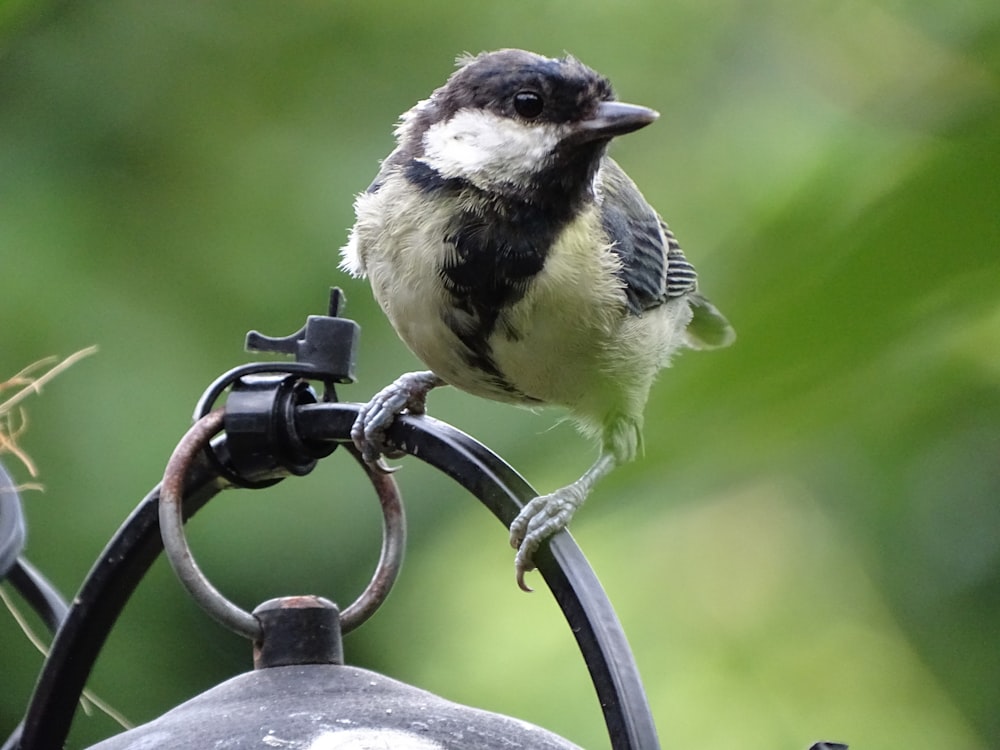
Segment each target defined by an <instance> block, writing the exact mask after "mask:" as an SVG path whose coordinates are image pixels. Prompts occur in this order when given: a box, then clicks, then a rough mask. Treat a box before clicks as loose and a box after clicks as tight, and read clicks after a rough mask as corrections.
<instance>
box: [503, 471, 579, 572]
mask: <svg viewBox="0 0 1000 750" xmlns="http://www.w3.org/2000/svg"><path fill="white" fill-rule="evenodd" d="M582 502H583V497H582V496H581V493H580V492H578V491H577V488H576V487H575V486H574V485H570V486H568V487H563V488H562V489H561V490H557V491H556V492H553V493H552V494H551V495H541V496H539V497H536V498H535V499H533V500H532V501H531V502H529V503H528V504H527V505H525V506H524V507H523V508H522V509H521V512H520V513H518V514H517V518H515V519H514V521H513V523H511V525H510V544H511V546H512V547H514V548H515V549H516V550H517V556H516V557H515V558H514V571H515V573H516V575H517V585H518V586H519V587H520V588H521V589H522V590H524V591H531V588H530V587H529V586H527V584H525V582H524V575H525V573H528V572H529V571H532V570H534V569H535V563H534V556H535V551H536V550H537V549H538V547H539V545H540V544H541V543H542V542H544V541H545V540H546V539H548V538H549V537H550V536H552V535H553V534H555V533H557V532H559V531H562V530H563V529H564V528H566V526H567V525H568V524H569V522H570V519H572V518H573V514H574V513H575V512H576V509H577V508H578V507H579V506H580V503H582Z"/></svg>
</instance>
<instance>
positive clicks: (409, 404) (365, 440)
mask: <svg viewBox="0 0 1000 750" xmlns="http://www.w3.org/2000/svg"><path fill="white" fill-rule="evenodd" d="M441 385H445V382H444V381H443V380H441V378H439V377H438V376H437V375H435V374H434V373H433V372H431V371H429V370H427V371H424V372H408V373H405V374H404V375H400V376H399V377H398V378H396V380H394V381H393V382H392V383H391V384H389V385H387V386H386V387H385V388H383V389H382V390H381V391H379V392H378V393H376V394H375V396H374V397H373V398H372V400H371V401H369V402H368V403H367V404H365V405H364V406H362V407H361V409H360V410H359V411H358V416H357V419H355V420H354V425H353V426H352V427H351V440H353V441H354V445H356V446H357V448H358V450H359V451H361V456H362V458H364V460H365V461H366V462H367V463H368V464H370V465H372V466H374V467H376V468H378V469H379V470H381V471H384V472H386V473H388V472H389V471H392V469H389V468H388V467H387V466H385V465H384V464H383V463H382V462H381V461H380V460H379V459H380V457H381V456H382V455H386V456H388V457H389V458H398V457H399V456H401V455H402V454H401V453H399V452H398V451H397V452H393V451H387V450H386V446H385V432H386V430H388V429H389V425H391V424H392V423H393V420H395V419H396V415H397V414H402V413H403V412H404V411H405V412H407V413H408V414H423V413H424V408H425V404H426V402H427V393H428V392H429V391H430V390H431V389H432V388H437V387H438V386H441Z"/></svg>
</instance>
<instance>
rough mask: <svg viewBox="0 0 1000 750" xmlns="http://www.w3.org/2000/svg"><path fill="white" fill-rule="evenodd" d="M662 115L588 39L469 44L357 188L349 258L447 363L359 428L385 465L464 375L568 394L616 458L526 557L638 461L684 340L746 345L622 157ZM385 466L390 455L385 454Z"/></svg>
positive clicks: (542, 517) (544, 517)
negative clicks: (588, 58)
mask: <svg viewBox="0 0 1000 750" xmlns="http://www.w3.org/2000/svg"><path fill="white" fill-rule="evenodd" d="M657 117H658V114H657V113H656V112H654V111H653V110H651V109H648V108H646V107H640V106H636V105H633V104H625V103H623V102H619V101H617V100H616V99H615V95H614V92H613V90H612V87H611V84H610V82H609V81H608V79H606V78H605V77H603V76H601V75H600V74H598V73H596V72H595V71H593V70H591V69H590V68H588V67H587V66H585V65H583V64H582V63H580V62H579V61H577V60H576V59H574V58H573V57H571V56H567V57H563V58H558V59H551V58H546V57H543V56H541V55H537V54H534V53H531V52H526V51H524V50H517V49H502V50H498V51H495V52H484V53H481V54H479V55H476V56H462V57H460V58H459V59H458V69H457V70H456V71H455V72H454V73H453V74H452V75H451V77H450V78H448V80H447V82H445V84H444V85H443V86H441V87H440V88H438V89H437V90H435V91H434V92H433V93H432V94H431V95H430V97H429V98H428V99H425V100H423V101H420V102H419V103H417V104H416V105H415V106H414V107H413V108H412V109H410V110H409V111H408V112H406V113H404V114H403V115H402V117H401V118H400V122H399V124H398V126H397V128H396V131H395V135H396V140H397V146H396V148H395V150H394V151H393V152H392V153H391V154H389V156H388V157H387V158H386V159H385V161H384V162H383V163H382V165H381V169H380V171H379V172H378V175H377V176H376V177H375V180H374V182H372V184H371V185H370V186H369V188H368V189H367V191H365V192H364V193H362V194H361V195H359V196H358V198H357V200H356V202H355V213H356V223H355V224H354V227H353V229H352V230H351V234H350V238H349V241H348V244H347V245H346V246H345V247H344V248H343V250H342V262H341V268H342V270H344V271H346V272H348V273H350V274H352V275H353V276H355V277H367V278H368V279H369V280H370V283H371V287H372V291H373V293H374V296H375V299H376V300H377V301H378V303H379V305H380V306H381V307H382V310H383V311H384V312H385V314H386V316H387V317H388V318H389V321H390V322H391V323H392V326H393V327H394V328H395V330H396V332H397V333H398V334H399V336H400V338H401V339H402V340H403V342H404V343H406V345H407V346H408V347H409V348H410V349H411V350H412V351H413V353H414V354H416V356H417V357H419V358H420V359H421V360H422V361H423V362H424V364H426V365H427V367H428V368H430V369H429V371H426V372H414V373H407V374H405V375H402V376H401V377H400V378H399V379H397V380H396V381H395V382H394V383H392V384H391V385H390V386H388V387H387V388H385V389H383V390H382V391H381V392H380V393H378V394H377V395H376V396H375V397H374V398H373V399H372V401H370V402H369V403H368V404H367V405H365V406H364V407H363V408H362V409H361V411H360V412H359V415H358V418H357V421H356V422H355V424H354V427H353V429H352V432H351V435H352V439H353V440H354V442H355V444H356V445H357V446H358V448H359V449H360V450H361V452H362V454H363V456H364V457H365V459H366V460H367V461H368V462H370V463H372V464H377V465H379V466H381V465H382V464H381V460H380V457H381V455H383V454H386V455H393V454H391V453H387V450H386V446H385V431H386V429H387V428H388V426H389V425H391V424H392V421H393V419H395V416H396V415H397V414H399V413H402V412H404V411H405V412H408V413H411V414H422V413H423V412H424V408H425V401H426V398H427V394H428V392H429V391H430V390H431V389H433V388H436V387H438V386H442V385H452V386H455V387H456V388H459V389H461V390H463V391H467V392H468V393H471V394H473V395H476V396H481V397H483V398H489V399H493V400H496V401H503V402H508V403H512V404H521V405H528V406H537V405H542V404H552V405H558V406H562V407H565V408H566V409H567V410H568V412H569V414H570V416H571V417H572V418H573V420H574V421H575V422H576V423H577V424H578V426H579V427H580V428H581V430H582V431H583V432H584V433H585V434H587V435H592V436H595V437H597V438H598V440H599V441H600V456H599V458H598V459H597V461H596V462H595V463H594V464H593V465H592V466H591V467H590V468H589V469H588V470H587V471H586V472H585V473H584V474H583V476H581V477H580V478H579V479H578V480H577V481H575V482H573V483H572V484H570V485H568V486H566V487H563V488H561V489H558V490H556V491H555V492H552V493H551V494H548V495H542V496H539V497H536V498H534V499H533V500H531V501H530V502H529V503H528V504H527V505H525V507H524V508H523V509H522V510H521V512H520V514H519V515H518V516H517V518H516V519H515V520H514V522H513V523H512V524H511V527H510V541H511V545H512V546H513V547H514V548H515V549H517V550H518V551H517V555H516V558H515V572H516V576H517V582H518V585H519V586H520V587H521V588H522V589H525V590H528V591H530V588H529V587H528V586H527V585H526V584H525V581H524V575H525V573H526V572H528V571H530V570H533V569H534V564H533V562H532V557H533V555H534V553H535V551H536V549H537V548H538V546H539V544H540V543H541V542H543V541H544V540H545V539H547V538H548V537H549V536H551V535H552V534H554V533H556V532H558V531H560V530H561V529H563V528H565V527H566V525H567V524H568V523H569V521H570V519H571V518H572V516H573V514H574V512H575V511H576V510H577V509H578V508H579V507H580V505H581V504H582V503H583V502H584V500H585V499H586V497H587V495H588V494H589V493H590V491H591V489H592V488H593V486H594V484H595V483H596V482H597V481H598V480H599V479H600V478H601V477H603V476H604V475H606V474H607V473H608V472H609V471H611V469H612V468H614V467H615V466H618V465H620V464H623V463H625V462H628V461H631V460H632V459H633V458H634V457H635V456H636V453H637V452H638V451H639V450H640V448H641V444H642V437H641V430H642V421H643V409H644V407H645V404H646V400H647V398H648V395H649V390H650V387H651V385H652V383H653V380H654V378H655V376H656V374H657V372H658V371H659V370H660V369H661V368H663V367H665V366H667V364H668V363H669V360H670V356H671V354H672V353H673V352H675V351H676V350H678V349H681V348H685V347H686V348H694V349H708V348H715V347H720V346H726V345H728V344H729V343H730V342H731V341H732V340H733V339H734V333H733V330H732V328H731V327H730V325H729V323H728V322H727V321H726V319H725V318H724V317H723V316H722V314H721V313H720V312H719V311H718V310H717V309H716V308H715V307H714V306H713V305H712V304H711V303H710V302H708V300H707V299H705V298H704V297H703V296H702V295H701V294H700V293H699V292H698V283H697V276H696V274H695V270H694V267H693V266H692V265H691V264H690V263H689V262H688V261H687V259H686V258H685V257H684V253H683V252H681V248H680V245H679V244H678V243H677V240H676V239H675V238H674V235H673V234H672V233H671V231H670V229H668V228H667V225H666V223H665V222H664V221H663V219H661V218H660V216H659V215H658V214H657V213H656V211H655V210H653V208H652V207H650V205H649V204H648V203H647V202H646V200H645V199H644V198H643V196H642V194H641V193H640V192H639V189H638V188H637V187H636V186H635V184H634V183H633V182H632V180H631V179H629V177H628V175H626V174H625V172H624V171H623V170H622V168H621V167H619V166H618V164H616V163H615V162H614V161H613V160H612V159H611V158H609V157H608V156H607V155H606V151H607V148H608V144H609V143H610V141H611V139H612V138H614V137H616V136H620V135H624V134H626V133H631V132H633V131H635V130H638V129H639V128H642V127H645V126H646V125H649V124H650V123H652V122H653V121H654V120H656V118H657ZM383 468H384V467H383Z"/></svg>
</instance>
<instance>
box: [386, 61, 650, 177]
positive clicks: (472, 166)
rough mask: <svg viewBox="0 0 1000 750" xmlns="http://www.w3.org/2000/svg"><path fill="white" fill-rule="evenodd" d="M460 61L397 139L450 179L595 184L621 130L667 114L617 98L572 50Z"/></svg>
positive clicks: (416, 109)
mask: <svg viewBox="0 0 1000 750" xmlns="http://www.w3.org/2000/svg"><path fill="white" fill-rule="evenodd" d="M459 65H460V67H459V69H458V70H457V71H455V73H453V74H452V76H451V77H450V78H449V79H448V81H447V82H446V83H445V84H444V85H443V86H442V87H441V88H439V89H437V90H436V91H434V93H433V94H432V95H431V96H430V98H429V99H426V100H424V101H422V102H420V103H418V104H417V105H416V106H415V107H414V108H413V109H411V110H410V111H409V112H407V113H406V114H404V115H403V117H402V120H401V122H400V126H399V128H398V130H397V137H398V138H399V141H400V143H401V145H402V146H403V148H404V149H405V150H406V151H407V152H408V153H409V154H410V155H412V156H413V157H415V158H417V159H418V160H419V161H421V162H422V163H423V164H425V165H426V166H428V167H430V168H431V169H433V170H434V171H435V172H436V173H437V174H439V175H440V176H441V177H443V178H445V179H458V180H462V181H464V182H467V183H470V184H472V185H474V186H476V187H477V188H479V189H481V190H485V191H488V192H494V193H502V194H515V195H516V194H522V195H527V194H530V193H532V192H533V191H538V190H539V189H552V188H553V187H556V188H558V189H561V190H572V189H574V188H579V187H582V186H583V185H584V184H589V179H590V178H592V176H593V174H594V172H595V170H596V169H597V166H598V163H599V161H600V158H601V156H602V155H603V153H604V150H605V148H606V146H607V144H608V142H609V141H610V140H611V139H612V138H614V137H615V136H618V135H623V134H625V133H630V132H632V131H633V130H638V129H639V128H641V127H644V126H646V125H648V124H650V123H651V122H653V121H654V120H655V119H656V118H657V117H658V115H657V113H656V112H654V111H653V110H651V109H648V108H646V107H640V106H637V105H634V104H624V103H622V102H618V101H615V98H614V92H613V90H612V88H611V84H610V82H609V81H608V79H607V78H605V77H603V76H601V75H600V74H598V73H596V72H595V71H593V70H591V69H590V68H588V67H587V66H586V65H583V64H582V63H580V62H579V61H577V60H575V59H574V58H572V57H565V58H560V59H550V58H546V57H542V56H541V55H536V54H534V53H531V52H525V51H523V50H516V49H504V50H499V51H496V52H484V53H482V54H479V55H476V56H475V57H463V58H460V59H459Z"/></svg>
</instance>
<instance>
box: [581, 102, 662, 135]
mask: <svg viewBox="0 0 1000 750" xmlns="http://www.w3.org/2000/svg"><path fill="white" fill-rule="evenodd" d="M659 116H660V113H659V112H657V111H656V110H652V109H650V108H649V107H640V106H639V105H638V104H626V103H625V102H601V103H600V104H598V105H597V110H596V111H595V112H594V114H593V115H592V116H590V117H588V118H587V119H586V120H582V121H580V122H578V123H577V124H576V127H575V128H574V129H573V137H574V140H577V139H578V140H580V141H596V140H600V139H604V138H614V137H615V136H616V135H625V134H626V133H631V132H632V131H634V130H638V129H639V128H644V127H646V126H647V125H649V124H650V123H651V122H653V121H654V120H656V118H657V117H659Z"/></svg>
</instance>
